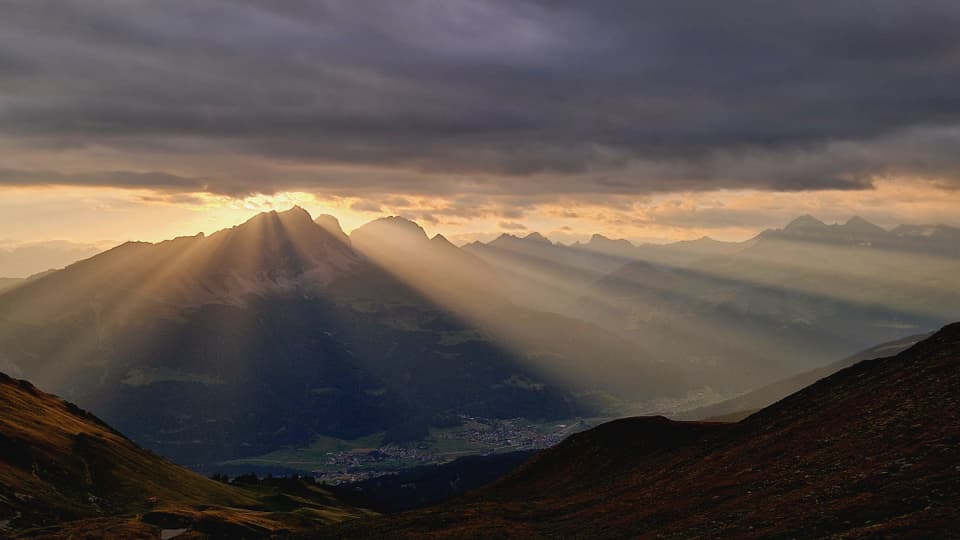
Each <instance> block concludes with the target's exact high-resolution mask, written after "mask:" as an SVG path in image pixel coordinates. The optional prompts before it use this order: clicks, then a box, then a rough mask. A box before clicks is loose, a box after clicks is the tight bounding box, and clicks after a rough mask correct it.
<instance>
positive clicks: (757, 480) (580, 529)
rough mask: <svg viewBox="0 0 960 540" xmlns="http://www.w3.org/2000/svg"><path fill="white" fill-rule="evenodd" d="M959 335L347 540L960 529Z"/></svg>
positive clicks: (637, 433) (556, 453) (563, 454)
mask: <svg viewBox="0 0 960 540" xmlns="http://www.w3.org/2000/svg"><path fill="white" fill-rule="evenodd" d="M958 405H960V324H953V325H950V326H947V327H945V328H943V329H942V330H941V331H940V332H938V333H936V334H935V335H933V336H932V337H930V338H928V339H926V340H924V341H922V342H920V343H918V344H917V345H915V346H913V347H911V348H910V349H908V350H906V351H904V352H902V353H900V354H898V355H896V356H893V357H888V358H881V359H877V360H868V361H863V362H860V363H858V364H856V365H855V366H852V367H850V368H847V369H844V370H842V371H840V372H838V373H836V374H834V375H832V376H830V377H827V378H825V379H823V380H821V381H819V382H817V383H816V384H814V385H812V386H810V387H808V388H806V389H804V390H802V391H800V392H797V393H795V394H793V395H791V396H789V397H787V398H786V399H784V400H782V401H780V402H778V403H776V404H774V405H772V406H770V407H767V408H766V409H764V410H762V411H760V412H758V413H756V414H754V415H752V416H751V417H749V418H747V419H746V420H744V421H742V422H740V423H738V424H727V425H722V424H702V423H691V422H671V421H669V420H666V419H663V418H646V419H628V420H623V421H617V422H613V423H610V424H606V425H603V426H600V427H598V428H595V429H594V430H591V431H588V432H585V433H582V434H579V435H577V436H574V437H571V438H570V439H568V440H567V441H565V442H564V443H562V444H560V445H558V446H557V447H555V448H553V449H551V450H549V451H546V452H544V453H542V454H540V455H539V456H538V457H536V458H534V459H533V460H532V461H530V462H529V463H527V464H526V465H525V466H524V467H523V468H521V469H520V470H518V471H517V472H515V473H514V474H513V475H511V476H509V477H507V478H506V479H504V480H502V481H501V482H499V483H497V484H494V485H492V486H490V487H488V488H486V489H484V490H481V491H480V492H477V493H475V494H473V495H472V496H469V497H467V498H465V499H462V500H459V501H456V502H453V503H451V504H448V505H445V506H441V507H438V508H434V509H428V510H423V511H418V512H412V513H408V514H401V515H399V516H394V517H389V518H379V519H376V520H373V521H369V522H365V523H356V524H345V525H343V526H342V527H340V528H337V529H335V530H333V531H329V533H328V534H330V535H331V536H340V537H370V538H372V537H383V536H392V537H418V538H421V537H428V538H431V537H432V538H461V537H474V536H482V537H489V536H506V535H509V536H511V537H554V536H563V537H582V538H623V537H637V536H639V537H666V538H688V537H726V538H768V537H793V538H806V537H823V536H836V537H843V538H864V537H877V536H885V537H897V538H930V537H943V536H945V535H947V536H948V535H949V534H950V527H952V525H953V524H954V523H956V520H957V518H958V517H960V515H958V510H957V503H958V502H960V469H958V465H957V464H958V463H960V408H958Z"/></svg>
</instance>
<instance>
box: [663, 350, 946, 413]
mask: <svg viewBox="0 0 960 540" xmlns="http://www.w3.org/2000/svg"><path fill="white" fill-rule="evenodd" d="M928 337H930V334H920V335H916V336H908V337H906V338H903V339H898V340H896V341H891V342H887V343H883V344H880V345H877V346H876V347H870V348H869V349H866V350H864V351H860V352H859V353H857V354H854V355H851V356H848V357H846V358H844V359H842V360H840V361H838V362H834V363H832V364H828V365H826V366H823V367H821V368H817V369H814V370H810V371H805V372H803V373H799V374H797V375H794V376H792V377H788V378H786V379H783V380H781V381H777V382H775V383H772V384H768V385H766V386H764V387H762V388H757V389H756V390H751V391H750V392H747V393H745V394H743V395H741V396H737V397H735V398H733V399H728V400H726V401H723V402H720V403H715V404H713V405H707V406H706V407H699V408H697V409H693V410H690V411H685V412H682V413H680V414H677V415H673V416H674V417H675V418H678V419H682V420H719V419H721V418H722V419H723V420H724V421H738V420H742V419H744V418H746V417H747V416H749V415H751V414H753V413H755V412H757V411H758V410H760V409H762V408H764V407H766V406H768V405H770V404H772V403H775V402H777V401H780V400H781V399H783V398H785V397H787V396H789V395H790V394H793V393H794V392H797V391H799V390H802V389H803V388H805V387H807V386H810V385H811V384H813V383H815V382H817V381H819V380H820V379H823V378H824V377H828V376H830V375H833V374H834V373H836V372H838V371H840V370H841V369H845V368H848V367H850V366H852V365H854V364H856V363H858V362H861V361H863V360H869V359H871V358H880V357H882V356H889V355H893V354H897V353H900V352H901V351H904V350H906V349H908V348H909V347H912V346H913V345H914V344H916V343H917V342H918V341H920V340H922V339H926V338H928Z"/></svg>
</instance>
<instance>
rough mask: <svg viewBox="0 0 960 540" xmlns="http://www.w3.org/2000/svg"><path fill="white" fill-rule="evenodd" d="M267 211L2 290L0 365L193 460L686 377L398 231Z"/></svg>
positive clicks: (610, 397)
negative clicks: (350, 227) (351, 227)
mask: <svg viewBox="0 0 960 540" xmlns="http://www.w3.org/2000/svg"><path fill="white" fill-rule="evenodd" d="M318 220H319V221H320V223H319V224H318V223H317V222H315V221H314V220H313V219H312V218H311V216H310V215H309V214H308V213H307V212H306V211H304V210H302V209H300V208H296V207H295V208H293V209H291V210H289V211H287V212H267V213H263V214H259V215H257V216H255V217H253V218H251V219H250V220H249V221H247V222H246V223H243V224H241V225H238V226H236V227H233V228H230V229H225V230H223V231H220V232H217V233H215V234H212V235H209V236H204V235H196V236H191V237H182V238H177V239H174V240H169V241H165V242H160V243H156V244H152V243H145V242H132V243H127V244H124V245H121V246H118V247H116V248H114V249H112V250H109V251H107V252H104V253H102V254H100V255H97V256H94V257H92V258H90V259H87V260H84V261H81V262H78V263H75V264H73V265H70V266H68V267H67V268H65V269H63V270H60V271H56V272H52V273H49V274H46V275H43V276H40V277H37V278H35V279H31V280H29V281H27V282H24V283H22V284H21V285H20V286H17V287H16V288H13V289H9V290H7V291H6V292H4V293H3V294H0V366H2V368H3V369H5V370H7V371H9V372H12V373H15V374H17V376H23V377H28V378H30V379H31V380H32V381H34V382H36V383H37V384H40V385H42V386H43V387H45V388H49V389H51V390H53V391H55V392H57V393H59V394H60V395H63V396H65V397H67V398H69V399H70V400H72V401H74V402H76V403H78V404H79V405H80V406H82V407H84V408H87V409H90V410H92V411H95V412H96V414H97V415H98V416H100V417H102V418H104V419H106V420H107V421H108V422H110V423H111V425H114V426H116V427H117V428H118V429H120V430H121V431H122V432H124V433H125V434H127V435H128V436H130V437H131V438H132V439H133V440H134V441H136V442H137V443H138V444H141V445H143V446H145V447H146V448H149V449H151V450H154V451H156V452H158V453H160V454H162V455H164V456H166V457H169V458H171V459H174V460H175V461H177V462H179V463H183V464H186V465H189V466H191V467H193V468H195V469H198V470H210V468H211V467H212V466H213V465H215V464H216V463H219V462H221V461H225V460H230V459H235V458H241V457H252V456H258V455H262V454H267V453H269V452H272V451H274V450H278V449H282V448H288V447H291V446H293V447H295V446H307V445H309V444H310V442H311V441H312V440H313V439H314V438H315V437H318V436H330V437H335V438H342V439H355V438H358V437H362V436H366V435H370V434H375V433H380V432H385V431H388V430H390V429H392V428H396V427H397V426H400V425H402V424H406V423H410V422H416V423H418V424H426V425H428V424H430V423H431V422H434V421H435V420H436V419H438V418H444V417H449V415H451V414H453V415H457V414H467V415H471V416H479V417H490V418H513V417H526V418H529V419H532V420H552V419H559V418H570V417H574V416H592V415H597V414H600V413H601V412H606V413H608V411H609V409H611V408H616V407H618V406H619V405H618V404H620V403H623V402H629V401H630V400H632V399H636V398H637V397H638V396H642V397H644V398H646V397H651V396H661V395H662V396H666V395H668V394H670V393H673V392H684V391H686V389H687V388H688V384H689V383H688V381H686V380H685V379H684V378H683V377H682V376H681V375H680V374H678V373H676V372H674V371H672V370H671V369H669V368H664V367H663V366H662V365H660V364H658V363H656V362H655V361H654V360H653V359H650V358H647V357H643V356H642V355H639V354H638V353H637V350H636V348H635V347H633V346H632V345H631V344H630V343H628V342H627V341H626V340H624V339H623V338H620V337H618V336H616V335H614V334H611V333H609V332H606V331H604V330H603V329H601V328H599V327H596V326H595V325H592V324H591V323H588V322H585V321H582V320H578V319H574V318H570V317H564V316H562V315H558V314H551V313H540V312H537V311H535V310H531V309H527V308H522V307H518V306H516V305H515V304H514V303H513V302H512V301H511V300H512V299H511V298H510V297H509V294H507V293H504V292H502V287H501V285H500V282H499V278H498V276H497V275H496V274H494V273H493V272H491V271H489V270H488V269H487V266H486V264H485V263H484V262H483V261H482V260H480V259H478V258H477V257H475V256H474V255H472V254H470V253H468V252H467V251H465V250H461V249H459V248H457V247H456V246H454V245H452V244H450V243H449V242H447V241H446V240H445V239H444V238H442V237H434V238H432V239H430V238H427V237H426V235H425V234H424V233H423V231H422V229H420V228H419V226H417V225H416V224H414V223H412V222H407V221H405V220H400V219H399V218H395V219H392V220H380V221H377V222H374V223H371V224H369V225H367V226H365V227H361V228H360V229H358V230H356V231H354V233H353V234H352V235H351V237H349V238H345V237H343V236H341V231H340V228H339V225H338V224H336V223H335V221H333V220H332V218H323V217H321V218H318Z"/></svg>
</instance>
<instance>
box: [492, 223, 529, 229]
mask: <svg viewBox="0 0 960 540" xmlns="http://www.w3.org/2000/svg"><path fill="white" fill-rule="evenodd" d="M497 226H498V227H500V228H501V229H503V230H505V231H525V230H527V226H526V225H524V224H523V223H517V222H514V221H501V222H500V223H498V224H497Z"/></svg>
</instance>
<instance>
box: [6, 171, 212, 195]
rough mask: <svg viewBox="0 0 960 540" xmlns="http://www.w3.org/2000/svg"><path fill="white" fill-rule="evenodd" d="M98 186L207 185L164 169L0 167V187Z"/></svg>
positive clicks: (199, 188) (201, 187) (184, 187)
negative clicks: (71, 171) (69, 171)
mask: <svg viewBox="0 0 960 540" xmlns="http://www.w3.org/2000/svg"><path fill="white" fill-rule="evenodd" d="M64 185H70V186H96V187H121V188H140V189H154V190H158V191H195V192H196V191H205V190H206V189H207V184H206V182H204V181H203V180H200V179H196V178H184V177H182V176H176V175H172V174H166V173H161V172H147V173H143V172H130V171H102V172H91V173H75V174H63V173H59V172H52V171H21V170H17V169H2V168H0V186H18V187H24V186H64Z"/></svg>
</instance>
